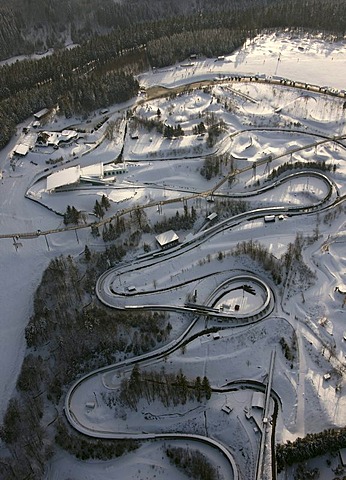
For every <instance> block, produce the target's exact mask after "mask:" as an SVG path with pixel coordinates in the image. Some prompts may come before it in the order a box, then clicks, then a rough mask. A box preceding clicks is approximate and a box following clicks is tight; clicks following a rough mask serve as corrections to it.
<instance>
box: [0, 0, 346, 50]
mask: <svg viewBox="0 0 346 480" xmlns="http://www.w3.org/2000/svg"><path fill="white" fill-rule="evenodd" d="M343 13H344V4H343V2H342V0H329V1H328V2H325V1H323V0H312V1H311V2H309V3H308V4H306V3H304V2H301V1H300V0H241V1H236V0H232V1H231V0H216V1H214V2H213V3H212V4H211V3H210V1H208V0H199V2H198V4H196V3H195V2H191V3H186V2H184V0H176V1H175V2H174V4H172V2H170V1H169V0H144V1H141V0H132V1H131V2H113V1H112V0H103V1H102V3H100V2H98V1H97V0H74V1H73V2H69V1H68V0H61V1H60V2H58V3H56V2H46V1H45V0H36V1H35V2H33V1H31V0H29V1H24V0H13V1H12V2H11V3H10V4H9V3H8V2H7V1H6V0H1V2H0V40H1V41H0V58H1V59H4V58H6V57H9V56H13V55H17V54H23V53H32V52H34V51H41V52H42V51H44V50H45V49H47V48H50V47H54V48H62V47H63V46H64V44H65V42H66V40H67V38H71V40H72V42H74V43H84V42H86V41H91V40H93V39H94V38H97V35H98V34H99V32H100V31H102V32H107V34H109V35H110V34H114V33H118V37H119V38H124V37H126V36H127V37H129V36H131V37H132V38H133V40H132V42H129V41H128V45H127V46H123V47H122V48H123V49H124V48H131V47H130V45H132V46H134V45H137V46H138V45H143V44H145V43H147V42H148V41H150V40H153V39H157V38H159V37H162V38H163V37H166V38H167V39H169V37H170V35H172V34H175V33H181V32H192V31H200V30H203V29H207V28H219V27H220V26H221V27H223V28H225V29H226V30H232V29H233V30H244V31H245V30H248V31H250V30H252V29H263V28H271V27H272V28H287V27H288V28H292V27H297V28H301V27H306V28H312V29H318V30H320V31H331V32H337V33H340V34H343V33H344V32H345V29H346V28H345V27H346V20H345V17H344V15H343ZM166 25H167V26H166ZM168 27H169V29H170V31H169V32H167V30H168ZM157 30H161V35H158V34H157ZM129 31H131V35H128V32H129ZM141 32H146V35H145V36H144V35H143V33H142V34H141ZM197 40H198V39H197ZM212 40H214V39H212ZM210 43H213V42H210ZM189 44H190V45H191V47H192V43H191V42H189ZM115 45H116V46H117V44H115ZM198 45H199V44H198V43H195V48H196V47H197V46H198Z"/></svg>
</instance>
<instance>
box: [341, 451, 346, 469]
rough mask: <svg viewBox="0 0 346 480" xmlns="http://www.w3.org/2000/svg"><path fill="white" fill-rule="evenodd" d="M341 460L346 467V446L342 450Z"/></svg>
mask: <svg viewBox="0 0 346 480" xmlns="http://www.w3.org/2000/svg"><path fill="white" fill-rule="evenodd" d="M340 460H341V464H342V466H343V467H346V448H342V449H341V450H340Z"/></svg>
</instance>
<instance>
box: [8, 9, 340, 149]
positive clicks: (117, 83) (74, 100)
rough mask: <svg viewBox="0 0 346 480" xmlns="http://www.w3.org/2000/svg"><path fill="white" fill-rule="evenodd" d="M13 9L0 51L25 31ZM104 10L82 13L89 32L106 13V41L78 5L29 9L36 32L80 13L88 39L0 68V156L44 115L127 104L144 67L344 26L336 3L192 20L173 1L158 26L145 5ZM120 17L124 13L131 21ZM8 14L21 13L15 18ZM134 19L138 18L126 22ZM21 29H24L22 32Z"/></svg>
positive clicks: (207, 12)
mask: <svg viewBox="0 0 346 480" xmlns="http://www.w3.org/2000/svg"><path fill="white" fill-rule="evenodd" d="M66 2H67V0H66ZM14 3H15V4H18V7H19V6H20V8H18V10H14V6H13V5H12V6H11V7H9V6H7V5H6V2H4V0H2V2H1V3H0V39H1V38H3V39H4V42H3V43H1V42H0V44H1V45H5V47H4V48H5V50H6V48H8V47H9V46H10V45H11V44H13V45H16V44H18V41H17V42H16V41H14V39H13V32H16V33H17V34H18V32H23V35H24V36H25V34H24V31H25V29H26V28H28V30H29V31H30V19H32V13H30V12H29V11H28V12H27V16H26V17H25V20H24V19H23V18H21V14H23V12H24V11H26V10H27V7H28V5H26V4H24V2H23V0H15V2H14ZM42 3H44V5H41V9H39V7H38V5H39V4H42ZM63 3H65V2H63ZM88 3H90V4H94V0H88ZM107 3H108V4H109V5H108V7H107V9H106V10H105V8H106V7H105V4H104V2H102V7H99V8H97V7H95V9H91V10H90V11H89V12H93V20H94V21H95V20H96V24H97V19H99V20H100V19H101V18H104V21H106V18H107V22H110V20H109V19H110V18H112V12H113V13H114V16H115V17H114V24H113V25H117V24H119V28H114V30H112V29H110V32H109V33H108V34H107V35H103V36H96V35H94V36H92V34H91V36H90V33H89V34H88V32H92V30H93V28H92V24H91V23H90V20H91V19H90V18H89V19H87V17H88V15H89V13H88V10H87V8H85V2H82V1H80V2H79V1H78V2H76V5H74V6H72V5H71V3H70V2H68V3H67V4H66V5H65V6H66V10H65V11H64V9H62V7H61V4H60V2H59V4H55V3H54V2H52V3H50V4H49V8H48V10H47V5H46V4H45V2H43V0H41V1H38V2H37V4H36V2H35V6H33V4H32V2H28V4H30V8H32V10H34V11H36V10H37V9H39V10H40V14H39V15H38V16H37V17H36V18H40V22H41V24H42V22H44V18H45V17H46V18H47V19H49V21H51V22H52V23H53V24H54V22H56V23H57V25H59V28H61V27H62V26H63V25H64V22H62V16H61V15H65V14H66V12H69V17H70V18H73V16H74V15H76V16H77V14H76V11H75V8H77V10H78V9H79V10H78V11H79V16H78V18H80V19H85V23H86V25H88V29H89V30H85V28H86V27H82V29H81V32H84V33H85V35H86V36H88V37H89V38H88V40H87V41H84V42H82V43H80V45H79V46H76V47H75V48H72V49H60V50H57V51H56V52H55V53H54V54H52V55H49V56H47V57H44V58H42V59H40V60H24V61H18V62H15V63H13V64H11V65H4V66H2V67H0V125H1V126H2V128H1V132H0V148H2V147H3V146H4V145H6V143H7V142H8V141H9V139H10V138H11V136H12V135H13V133H14V129H15V126H16V125H17V124H18V123H20V122H21V121H23V120H25V119H26V118H27V117H29V116H30V115H31V114H32V113H34V112H35V111H37V110H40V109H41V108H43V107H47V108H50V107H53V106H56V105H57V104H59V106H60V110H61V113H62V114H64V115H66V116H71V115H73V114H80V113H82V114H87V113H89V112H90V111H92V110H94V109H97V108H100V107H105V106H108V105H110V104H112V103H117V102H122V101H125V100H127V99H128V98H130V97H131V96H133V95H135V94H136V91H137V89H138V84H137V83H136V82H135V80H134V79H133V77H132V74H133V73H138V72H139V71H143V70H145V69H146V68H148V66H149V65H151V66H156V67H160V66H165V65H170V64H173V63H175V62H176V61H181V60H183V59H184V58H186V57H187V56H189V55H191V54H192V53H195V54H196V53H197V54H201V55H206V56H215V55H221V54H226V53H231V52H233V51H234V50H235V49H237V48H238V47H240V46H241V45H242V44H243V43H244V41H245V39H246V38H249V37H250V38H252V37H254V36H255V35H256V34H257V33H258V32H259V31H260V30H262V29H266V28H287V27H288V28H290V29H294V28H302V27H307V28H310V29H319V30H322V31H326V30H332V31H335V32H339V34H342V33H343V32H344V30H345V22H346V20H345V18H344V15H343V8H342V2H340V1H338V0H330V1H329V2H322V0H314V2H313V4H314V7H316V8H313V7H312V6H310V4H309V8H307V7H306V5H305V4H302V3H301V2H300V1H298V0H289V1H285V2H283V1H280V2H279V4H278V2H274V1H272V0H271V1H270V0H267V1H262V0H259V1H256V2H254V1H252V0H243V1H242V2H239V3H238V2H227V5H226V3H225V2H224V1H221V0H220V1H219V2H216V3H215V2H214V3H213V5H212V7H213V8H211V5H209V7H208V5H207V2H206V0H204V1H203V2H202V3H203V7H202V6H201V10H199V11H198V13H196V12H195V11H193V9H191V10H190V7H187V6H186V2H182V0H179V1H178V2H177V3H178V5H176V3H175V4H174V7H175V9H176V8H177V9H178V14H177V10H174V13H173V11H172V8H171V7H170V6H169V5H168V4H167V9H166V10H165V14H163V15H162V17H160V18H159V17H157V14H156V16H155V15H147V14H146V13H145V10H146V9H147V11H148V10H149V11H151V12H152V13H153V8H152V6H153V5H152V4H151V5H150V7H149V5H148V2H138V1H137V2H130V3H128V2H124V4H123V5H117V4H114V3H113V2H110V0H108V2H107ZM149 3H151V2H149ZM155 3H157V2H155ZM144 4H145V5H146V7H145V8H144ZM82 5H83V6H82ZM58 6H59V8H58ZM94 6H95V5H94ZM157 7H158V8H157V12H162V6H159V5H157ZM99 9H101V10H102V12H103V13H102V12H100V11H99ZM127 9H129V10H130V11H131V16H130V17H129V16H128V15H129V11H128V10H127ZM137 9H138V10H137ZM80 11H82V14H81V12H80ZM140 11H141V13H140ZM14 12H16V13H17V12H21V13H19V15H18V16H16V15H14ZM47 12H49V14H48V13H47ZM62 12H63V14H62ZM134 12H136V13H137V14H138V16H136V15H133V13H134ZM179 12H181V15H179ZM322 12H324V14H322ZM337 12H339V13H340V15H339V16H337V15H338V14H337ZM331 13H332V15H329V14H331ZM105 14H106V15H105ZM143 18H144V19H145V20H144V21H143ZM331 20H332V23H330V22H331ZM47 21H48V20H47ZM80 21H82V20H80ZM100 21H101V20H100ZM102 21H103V20H102ZM129 22H130V24H131V35H129V27H128V24H129ZM11 23H12V24H13V26H12V24H11ZM68 23H69V22H68ZM82 23H83V21H82ZM111 23H112V22H110V24H111ZM26 24H27V25H28V27H25V26H24V25H26ZM327 24H328V26H327ZM10 25H11V26H10ZM59 28H57V30H59ZM71 33H75V29H74V28H71ZM20 36H21V35H19V38H20ZM60 37H61V35H60ZM81 37H82V38H83V33H81ZM23 48H24V47H23ZM24 50H25V48H24ZM18 53H19V52H18ZM0 54H1V52H0ZM210 133H211V134H212V135H209V137H208V138H210V142H211V144H212V142H213V141H215V135H214V132H213V131H211V132H210Z"/></svg>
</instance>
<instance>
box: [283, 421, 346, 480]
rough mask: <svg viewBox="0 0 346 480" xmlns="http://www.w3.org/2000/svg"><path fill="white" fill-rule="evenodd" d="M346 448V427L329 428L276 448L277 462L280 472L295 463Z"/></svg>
mask: <svg viewBox="0 0 346 480" xmlns="http://www.w3.org/2000/svg"><path fill="white" fill-rule="evenodd" d="M345 447H346V427H343V428H328V429H326V430H323V431H322V432H319V433H308V434H307V435H306V436H305V437H303V438H300V437H298V438H297V439H296V440H294V442H291V441H287V442H286V443H285V444H283V445H280V444H278V445H277V446H276V462H277V469H278V472H281V471H282V470H284V468H285V467H287V466H290V465H293V464H294V463H298V462H303V461H306V460H309V459H310V458H314V457H317V456H319V455H324V454H326V453H337V452H338V451H339V450H340V449H342V448H345Z"/></svg>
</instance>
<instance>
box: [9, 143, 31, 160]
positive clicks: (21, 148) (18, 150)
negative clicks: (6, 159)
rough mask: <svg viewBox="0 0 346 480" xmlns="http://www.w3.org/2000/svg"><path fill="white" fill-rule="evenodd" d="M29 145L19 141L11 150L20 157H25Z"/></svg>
mask: <svg viewBox="0 0 346 480" xmlns="http://www.w3.org/2000/svg"><path fill="white" fill-rule="evenodd" d="M29 149H30V147H29V145H25V144H24V143H20V144H19V145H16V147H15V148H14V150H13V153H14V154H16V155H20V156H21V157H25V155H26V154H27V153H28V151H29Z"/></svg>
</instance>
